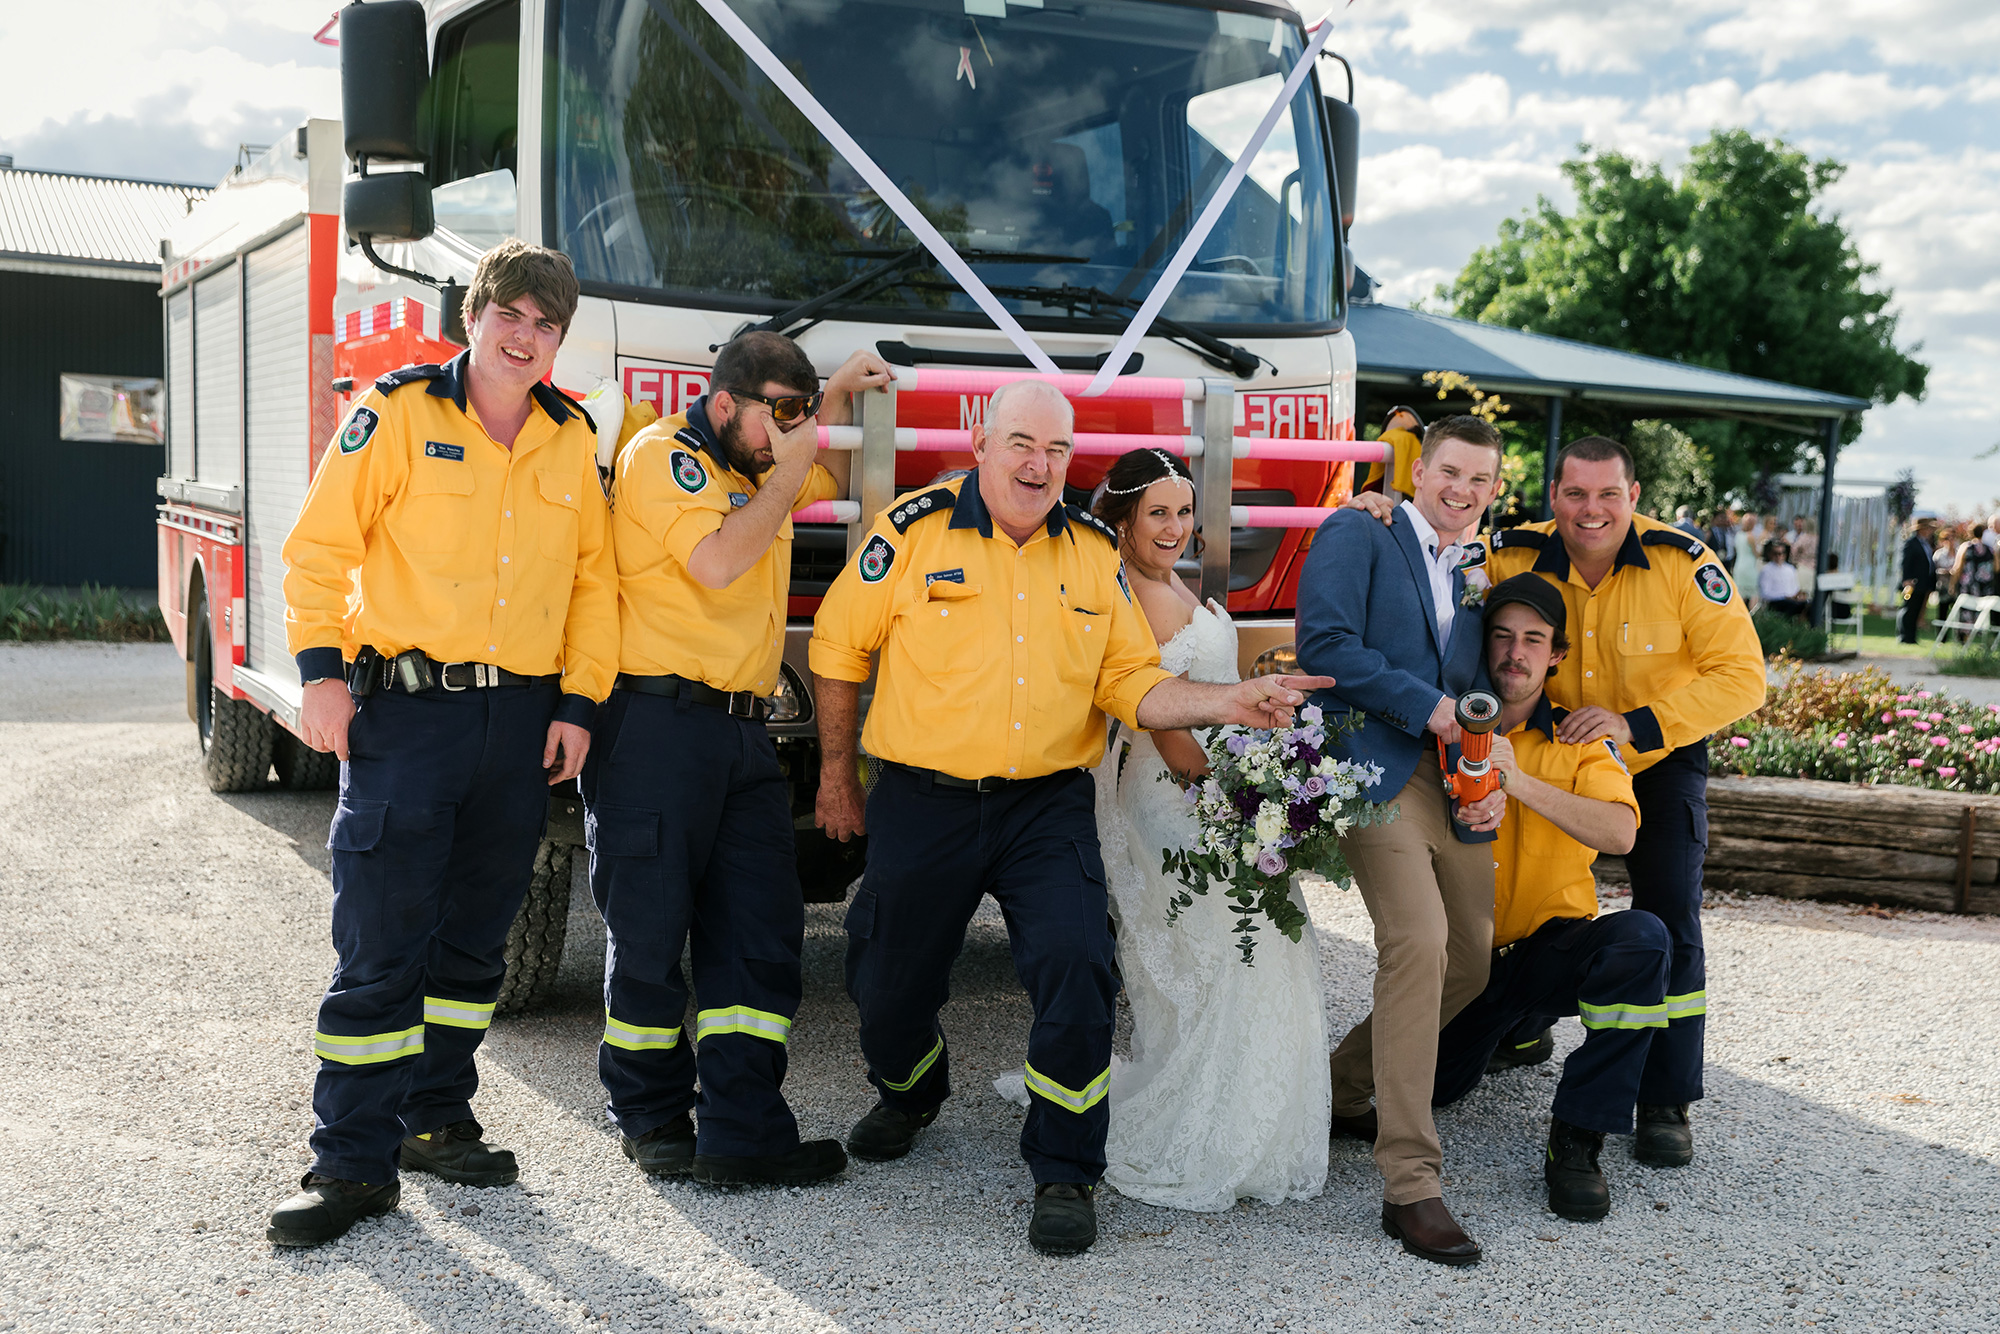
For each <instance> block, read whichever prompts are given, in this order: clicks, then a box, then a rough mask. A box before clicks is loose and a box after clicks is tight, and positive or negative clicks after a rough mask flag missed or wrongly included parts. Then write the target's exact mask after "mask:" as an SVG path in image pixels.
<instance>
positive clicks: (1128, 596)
mask: <svg viewBox="0 0 2000 1334" xmlns="http://www.w3.org/2000/svg"><path fill="white" fill-rule="evenodd" d="M1118 587H1119V589H1120V590H1121V591H1122V592H1123V593H1124V594H1125V600H1126V601H1127V602H1130V601H1131V600H1132V585H1130V584H1128V583H1126V582H1125V562H1124V561H1122V560H1121V561H1119V562H1118Z"/></svg>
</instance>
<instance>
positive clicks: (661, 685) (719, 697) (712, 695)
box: [615, 672, 764, 723]
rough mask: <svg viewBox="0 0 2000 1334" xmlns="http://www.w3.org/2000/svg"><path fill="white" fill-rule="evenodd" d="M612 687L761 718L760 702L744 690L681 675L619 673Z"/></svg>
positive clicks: (752, 720) (762, 706)
mask: <svg viewBox="0 0 2000 1334" xmlns="http://www.w3.org/2000/svg"><path fill="white" fill-rule="evenodd" d="M615 688H616V689H619V690H631V691H635V692H637V693H638V694H641V695H662V696H665V697H666V698H667V699H685V700H691V701H693V702H694V703H696V704H706V705H707V706H708V707H709V708H711V709H721V710H722V711H723V712H724V713H726V714H728V715H729V716H730V717H732V718H748V719H749V720H750V721H751V722H753V723H761V722H763V721H764V701H763V700H762V699H761V698H759V697H758V696H756V695H754V694H752V693H751V692H749V691H748V690H733V691H732V690H717V689H716V688H715V687H714V686H712V685H709V684H708V683H707V682H706V681H690V680H688V679H687V678H686V677H685V676H633V675H631V674H629V673H627V672H620V673H618V680H617V681H616V682H615Z"/></svg>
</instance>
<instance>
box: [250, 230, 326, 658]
mask: <svg viewBox="0 0 2000 1334" xmlns="http://www.w3.org/2000/svg"><path fill="white" fill-rule="evenodd" d="M243 282H244V297H245V311H244V333H245V339H244V372H245V375H244V380H245V384H244V389H245V393H244V401H245V404H246V415H245V425H246V428H247V432H246V433H247V438H248V445H247V447H246V449H245V451H244V453H245V458H246V461H247V465H248V471H249V476H248V478H247V479H246V483H245V486H244V493H245V494H244V508H245V511H246V513H245V516H244V517H245V522H246V526H247V527H248V529H249V533H248V541H247V545H248V548H249V549H248V552H247V553H246V554H247V556H248V565H247V569H246V572H245V573H246V578H245V589H244V592H245V601H246V603H247V610H248V613H249V616H250V626H249V643H248V646H247V653H248V657H249V662H250V666H251V667H253V668H255V669H256V670H258V671H260V672H266V673H270V674H272V675H276V676H280V677H282V678H284V679H290V673H292V672H293V670H294V667H293V663H292V660H291V656H290V655H289V654H288V653H287V652H286V651H285V588H284V583H285V565H284V561H283V559H282V557H281V555H280V552H281V551H282V549H283V547H284V545H285V538H286V536H287V535H289V534H290V532H291V531H292V524H293V523H294V522H295V521H296V520H297V519H298V515H299V507H300V506H302V505H303V504H304V503H305V498H306V483H307V482H308V481H309V480H310V477H309V475H308V469H309V462H310V459H311V457H312V402H311V389H310V382H309V376H310V373H311V369H312V350H311V342H310V340H309V338H308V337H307V327H308V326H307V320H306V229H305V228H304V227H300V228H297V229H296V230H294V231H291V232H288V233H287V234H285V235H284V236H281V237H279V238H278V239H277V240H275V241H273V242H271V243H270V244H268V245H266V246H263V247H261V248H259V249H257V250H254V251H252V252H251V253H249V254H248V255H246V256H244V260H243Z"/></svg>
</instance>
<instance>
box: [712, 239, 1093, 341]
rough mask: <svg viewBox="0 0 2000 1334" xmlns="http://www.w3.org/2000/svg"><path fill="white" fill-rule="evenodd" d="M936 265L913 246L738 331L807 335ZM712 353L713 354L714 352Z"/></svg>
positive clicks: (1025, 259) (967, 253)
mask: <svg viewBox="0 0 2000 1334" xmlns="http://www.w3.org/2000/svg"><path fill="white" fill-rule="evenodd" d="M849 253H851V254H854V255H855V256H856V257H857V258H872V257H873V255H875V254H879V253H882V252H879V251H874V252H870V251H860V252H849ZM958 253H959V254H961V255H963V256H964V257H965V258H967V259H978V260H982V261H984V262H986V263H989V264H993V263H999V264H1007V263H1012V264H1083V263H1086V262H1087V261H1086V260H1084V259H1083V257H1082V256H1079V255H1042V254H1034V253H1030V252H1026V251H1016V250H976V249H974V250H964V249H962V250H960V251H959V252H958ZM935 266H936V261H935V260H934V259H932V258H931V255H930V251H928V250H926V249H925V248H924V247H922V246H920V245H914V246H911V247H910V248H909V249H907V250H898V251H895V252H893V253H891V254H890V255H889V257H888V258H887V259H886V260H884V261H883V262H882V263H880V264H877V265H876V266H875V267H874V268H872V269H869V270H868V271H867V272H866V273H862V274H858V275H856V276H855V277H852V278H849V279H848V280H847V281H846V282H844V283H842V284H840V286H838V287H834V288H830V289H828V290H827V291H824V292H822V293H820V294H819V295H818V296H815V297H810V298H808V299H806V300H804V301H801V302H800V303H799V304H798V305H796V306H792V307H789V308H788V309H785V310H781V311H779V312H778V313H777V314H775V315H773V316H771V318H769V319H767V320H765V321H763V322H762V323H760V324H752V325H750V326H748V327H747V328H745V329H742V330H740V331H739V332H741V333H749V332H751V331H752V330H758V329H762V330H768V331H769V332H771V333H781V334H788V335H790V336H791V337H797V336H798V334H801V333H804V332H805V329H799V330H797V331H796V332H794V331H793V326H794V325H796V324H798V323H799V322H800V321H804V322H805V326H806V328H811V327H812V326H813V325H815V324H818V323H819V313H820V312H821V311H823V310H825V309H826V308H827V307H828V306H831V305H833V304H834V303H835V302H838V301H859V300H860V299H861V298H862V297H864V296H868V295H870V294H872V293H874V292H876V291H879V290H880V289H881V288H884V287H891V286H897V285H900V284H901V283H902V282H903V279H902V278H901V277H900V276H899V275H900V274H901V273H902V271H903V270H904V269H907V268H912V267H917V268H933V267H935ZM951 290H952V291H957V290H958V288H957V287H956V286H954V287H952V289H951ZM710 350H711V351H712V350H713V349H710Z"/></svg>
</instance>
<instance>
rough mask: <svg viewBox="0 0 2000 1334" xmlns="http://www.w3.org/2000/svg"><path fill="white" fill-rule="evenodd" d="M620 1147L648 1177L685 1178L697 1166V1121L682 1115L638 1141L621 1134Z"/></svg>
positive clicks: (654, 1128) (684, 1113)
mask: <svg viewBox="0 0 2000 1334" xmlns="http://www.w3.org/2000/svg"><path fill="white" fill-rule="evenodd" d="M618 1147H619V1148H620V1149H623V1150H624V1151H625V1156H626V1157H627V1158H630V1159H631V1160H632V1161H633V1162H635V1163H637V1164H639V1170H640V1171H641V1172H644V1173H646V1174H647V1175H648V1176H656V1177H684V1176H686V1175H687V1174H688V1172H689V1171H690V1170H692V1169H693V1167H694V1118H693V1117H691V1116H689V1115H688V1114H687V1113H686V1112H682V1113H681V1114H680V1115H679V1116H677V1117H675V1118H674V1119H673V1120H671V1121H669V1122H667V1123H666V1124H665V1125H663V1126H655V1127H653V1128H652V1129H651V1130H648V1131H647V1132H646V1133H645V1134H643V1135H641V1136H639V1138H637V1139H633V1138H632V1137H631V1136H630V1135H626V1134H622V1133H621V1134H620V1135H619V1136H618Z"/></svg>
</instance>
